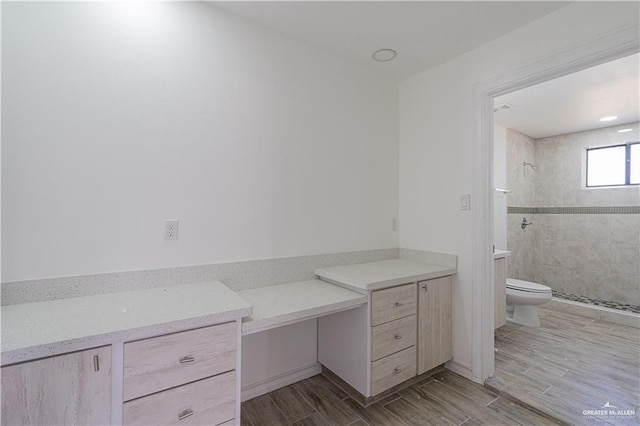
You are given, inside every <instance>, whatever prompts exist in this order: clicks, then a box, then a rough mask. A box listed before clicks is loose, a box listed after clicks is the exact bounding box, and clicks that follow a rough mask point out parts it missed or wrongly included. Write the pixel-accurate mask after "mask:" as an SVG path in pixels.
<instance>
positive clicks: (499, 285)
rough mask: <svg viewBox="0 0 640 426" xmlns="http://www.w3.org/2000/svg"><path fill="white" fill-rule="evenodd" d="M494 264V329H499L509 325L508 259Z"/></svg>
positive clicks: (497, 260)
mask: <svg viewBox="0 0 640 426" xmlns="http://www.w3.org/2000/svg"><path fill="white" fill-rule="evenodd" d="M493 264H494V273H495V281H496V282H495V284H496V286H495V289H494V292H495V293H494V297H495V302H494V303H495V306H494V310H495V315H494V316H493V322H494V328H498V327H502V326H503V325H505V324H506V323H507V259H504V258H503V259H496V260H495V261H494V263H493Z"/></svg>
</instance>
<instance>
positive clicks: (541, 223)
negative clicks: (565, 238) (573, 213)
mask: <svg viewBox="0 0 640 426" xmlns="http://www.w3.org/2000/svg"><path fill="white" fill-rule="evenodd" d="M562 221H563V215H559V214H537V215H536V222H535V224H534V225H537V226H536V232H537V237H538V238H539V239H544V240H561V239H562Z"/></svg>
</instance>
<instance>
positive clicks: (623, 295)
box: [608, 272, 640, 305]
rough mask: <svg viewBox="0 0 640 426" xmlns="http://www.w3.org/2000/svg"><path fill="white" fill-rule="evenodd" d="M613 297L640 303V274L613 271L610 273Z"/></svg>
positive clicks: (633, 303) (625, 301)
mask: <svg viewBox="0 0 640 426" xmlns="http://www.w3.org/2000/svg"><path fill="white" fill-rule="evenodd" d="M608 282H609V283H610V284H611V285H610V286H609V290H610V291H611V293H612V297H611V298H612V299H613V300H618V301H620V302H624V303H628V304H630V305H640V275H637V274H636V275H633V274H631V275H630V274H621V273H619V272H612V273H611V274H610V275H609V281H608Z"/></svg>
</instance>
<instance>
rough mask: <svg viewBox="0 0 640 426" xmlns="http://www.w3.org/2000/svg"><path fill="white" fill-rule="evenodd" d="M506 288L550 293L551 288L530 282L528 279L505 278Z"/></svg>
mask: <svg viewBox="0 0 640 426" xmlns="http://www.w3.org/2000/svg"><path fill="white" fill-rule="evenodd" d="M507 288H508V289H511V290H518V291H524V292H527V293H551V288H550V287H547V286H546V285H542V284H538V283H532V282H530V281H523V280H516V279H514V278H507Z"/></svg>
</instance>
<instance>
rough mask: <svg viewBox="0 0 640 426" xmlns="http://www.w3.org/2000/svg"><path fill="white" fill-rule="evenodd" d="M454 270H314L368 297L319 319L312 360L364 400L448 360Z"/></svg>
mask: <svg viewBox="0 0 640 426" xmlns="http://www.w3.org/2000/svg"><path fill="white" fill-rule="evenodd" d="M454 272H455V268H450V267H443V266H436V265H426V264H421V263H417V262H411V261H406V260H389V261H382V262H373V263H365V264H359V265H346V266H338V267H333V268H323V269H319V270H316V274H317V275H318V276H320V277H321V278H322V279H323V280H327V281H329V282H332V283H335V284H337V285H341V286H345V287H347V288H350V289H353V290H355V291H359V292H362V293H363V294H366V295H367V297H368V299H369V303H367V304H366V305H363V306H362V307H360V308H358V309H352V310H349V311H346V312H342V313H338V314H334V315H331V316H327V317H323V318H320V319H319V321H318V361H319V362H320V363H321V364H322V366H323V371H324V372H325V374H327V375H328V376H329V377H330V378H333V379H334V380H336V381H338V385H341V386H342V387H343V388H345V389H344V390H346V391H347V392H349V393H350V394H351V396H352V397H353V398H355V399H357V400H358V401H359V402H360V403H362V404H363V405H367V404H369V403H371V402H373V401H376V400H378V399H380V398H382V397H384V396H385V395H386V394H388V393H390V392H393V391H395V390H396V389H397V386H399V385H400V386H401V385H403V384H408V383H410V382H408V381H410V380H411V379H414V378H416V377H417V376H419V375H421V374H424V373H426V372H428V371H429V370H431V369H433V368H436V367H438V366H441V365H442V364H444V363H445V362H447V361H449V360H450V359H451V357H452V339H451V317H452V316H451V310H452V299H451V291H452V288H451V287H452V274H453V273H454Z"/></svg>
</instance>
